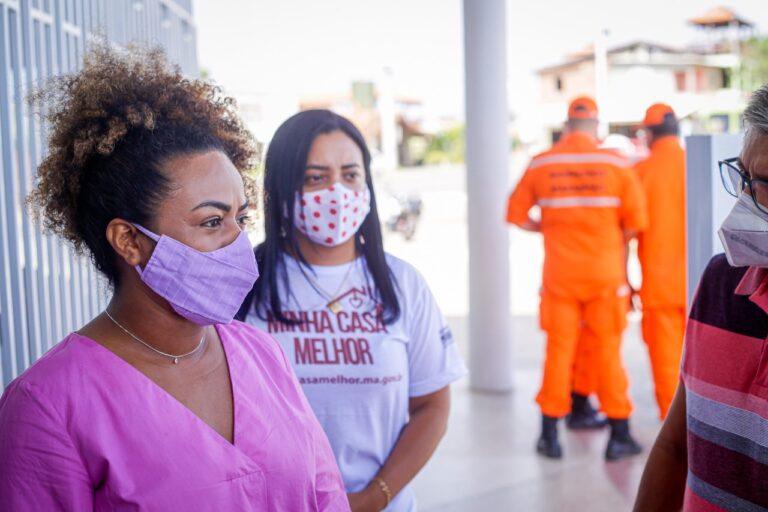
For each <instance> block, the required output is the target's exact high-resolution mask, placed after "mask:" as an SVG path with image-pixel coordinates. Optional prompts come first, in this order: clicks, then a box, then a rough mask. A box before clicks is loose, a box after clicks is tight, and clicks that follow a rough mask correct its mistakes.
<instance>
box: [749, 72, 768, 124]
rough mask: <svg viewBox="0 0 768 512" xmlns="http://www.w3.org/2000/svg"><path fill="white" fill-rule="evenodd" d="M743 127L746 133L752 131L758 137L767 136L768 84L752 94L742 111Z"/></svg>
mask: <svg viewBox="0 0 768 512" xmlns="http://www.w3.org/2000/svg"><path fill="white" fill-rule="evenodd" d="M744 125H745V128H746V130H747V133H749V132H751V131H752V130H753V129H754V130H756V131H758V132H759V134H760V135H768V83H766V84H764V85H763V86H762V87H760V88H759V89H758V90H756V91H755V92H754V93H752V97H751V98H750V100H749V105H747V108H746V109H745V110H744Z"/></svg>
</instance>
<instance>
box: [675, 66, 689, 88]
mask: <svg viewBox="0 0 768 512" xmlns="http://www.w3.org/2000/svg"><path fill="white" fill-rule="evenodd" d="M675 87H676V89H677V92H685V90H686V89H687V87H686V79H685V71H675Z"/></svg>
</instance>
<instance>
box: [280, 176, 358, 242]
mask: <svg viewBox="0 0 768 512" xmlns="http://www.w3.org/2000/svg"><path fill="white" fill-rule="evenodd" d="M296 195H297V197H296V206H295V208H294V210H293V223H294V225H295V226H296V229H298V230H299V231H301V232H302V233H304V234H305V235H306V236H307V238H309V239H310V240H312V241H313V242H315V243H318V244H321V245H324V246H326V247H335V246H337V245H341V244H343V243H344V242H346V241H347V240H349V239H350V238H352V237H353V236H355V233H357V231H358V230H359V229H360V226H361V225H362V223H363V221H364V220H365V217H366V216H367V215H368V212H370V211H371V193H370V191H369V190H368V186H367V185H366V186H365V187H364V188H363V189H362V190H352V189H350V188H347V187H345V186H344V185H342V184H341V183H334V184H333V185H331V186H330V187H328V188H324V189H322V190H317V191H315V192H305V193H303V194H296Z"/></svg>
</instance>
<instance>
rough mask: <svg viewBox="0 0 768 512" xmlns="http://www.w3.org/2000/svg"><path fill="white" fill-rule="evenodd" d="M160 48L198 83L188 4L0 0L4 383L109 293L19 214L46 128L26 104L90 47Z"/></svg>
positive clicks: (0, 377) (174, 0) (176, 0)
mask: <svg viewBox="0 0 768 512" xmlns="http://www.w3.org/2000/svg"><path fill="white" fill-rule="evenodd" d="M97 36H98V37H103V38H106V39H107V40H108V41H110V42H111V43H114V44H118V45H124V44H126V43H128V42H130V41H140V42H148V43H150V44H159V45H162V46H163V47H165V48H166V50H167V52H168V55H169V57H170V58H171V59H172V60H173V61H175V62H177V63H178V64H179V65H180V66H181V67H182V69H183V70H184V71H185V73H187V74H189V75H193V76H194V75H197V72H198V68H197V58H196V48H195V28H194V24H193V19H192V11H191V0H0V150H1V151H0V384H1V385H2V386H5V385H7V384H8V383H9V382H10V381H11V380H12V379H13V378H14V377H15V376H16V375H18V374H19V373H21V372H22V371H23V370H24V369H25V368H26V367H27V366H29V365H30V364H31V363H32V362H33V361H35V360H36V359H37V358H38V357H40V356H41V355H42V354H43V353H45V351H47V350H48V349H49V348H50V347H51V346H53V345H54V344H55V343H56V342H58V341H59V340H61V339H62V338H63V337H64V336H65V335H66V334H67V333H69V332H71V331H73V330H75V329H77V328H79V327H81V326H82V325H84V324H85V323H87V322H88V321H89V320H90V319H91V318H92V317H93V316H95V315H96V314H98V312H99V311H101V310H102V309H103V308H104V306H105V304H106V301H107V298H108V295H109V291H108V290H107V289H106V286H105V285H104V283H103V282H102V280H101V279H100V278H99V277H98V276H97V274H96V271H95V269H94V268H93V267H92V265H90V263H89V262H88V261H87V260H86V259H85V258H83V257H79V256H78V255H76V254H74V253H73V251H72V249H71V248H70V247H69V246H67V245H65V244H62V243H61V242H59V241H58V240H57V239H56V238H55V237H53V236H51V235H48V234H44V233H42V232H41V231H40V230H39V229H38V227H37V225H36V224H35V223H33V221H32V219H31V218H30V215H29V212H27V211H26V208H25V207H24V198H25V197H26V196H27V195H28V194H29V192H30V191H31V189H32V187H33V184H34V180H35V168H36V167H37V165H38V163H39V162H40V161H41V159H42V158H43V156H44V155H45V151H46V149H45V133H46V126H45V125H44V123H42V122H41V121H40V120H39V119H38V118H36V117H34V116H33V115H31V112H30V109H29V107H28V106H27V104H26V103H25V96H26V95H27V94H28V92H29V91H30V90H32V89H34V88H35V87H36V86H37V85H39V84H41V83H43V82H44V81H45V79H46V78H47V77H50V76H53V75H56V74H61V73H66V72H70V71H73V70H76V69H78V68H79V67H80V66H81V62H82V56H83V53H84V50H85V48H86V47H87V45H88V43H89V41H92V40H93V39H94V37H97Z"/></svg>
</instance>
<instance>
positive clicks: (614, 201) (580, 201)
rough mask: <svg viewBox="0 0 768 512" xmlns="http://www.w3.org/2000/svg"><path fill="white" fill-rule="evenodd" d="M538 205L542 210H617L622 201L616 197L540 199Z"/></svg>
mask: <svg viewBox="0 0 768 512" xmlns="http://www.w3.org/2000/svg"><path fill="white" fill-rule="evenodd" d="M536 204H537V205H539V207H541V208H572V207H574V206H591V207H594V208H617V207H619V206H621V199H619V198H618V197H616V196H593V197H589V196H570V197H554V198H550V199H539V200H538V201H537V202H536Z"/></svg>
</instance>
